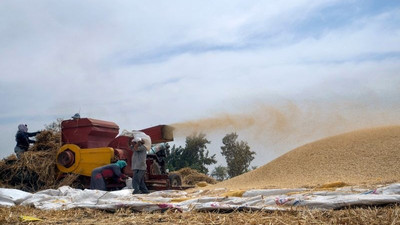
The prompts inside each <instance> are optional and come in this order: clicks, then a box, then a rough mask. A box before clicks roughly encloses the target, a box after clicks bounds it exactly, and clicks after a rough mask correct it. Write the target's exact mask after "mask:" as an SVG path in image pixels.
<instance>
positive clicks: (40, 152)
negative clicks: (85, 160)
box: [0, 131, 76, 192]
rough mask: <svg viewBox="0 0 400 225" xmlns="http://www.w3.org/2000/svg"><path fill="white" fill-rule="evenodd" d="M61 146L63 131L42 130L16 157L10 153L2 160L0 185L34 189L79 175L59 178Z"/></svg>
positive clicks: (72, 178) (44, 187) (66, 182)
mask: <svg viewBox="0 0 400 225" xmlns="http://www.w3.org/2000/svg"><path fill="white" fill-rule="evenodd" d="M59 147H60V134H59V133H57V132H52V131H43V132H42V133H40V134H38V135H37V136H36V143H35V144H34V145H33V146H32V147H30V148H29V150H28V151H27V152H25V153H24V154H22V155H21V158H20V159H17V158H16V156H15V155H11V156H9V157H7V158H5V159H3V160H2V161H0V186H1V187H8V188H17V189H20V190H24V191H28V192H34V191H39V190H43V189H48V188H57V187H59V186H62V185H69V184H71V183H72V182H73V181H74V180H75V179H76V176H72V175H71V176H67V177H65V178H64V179H62V180H59V179H57V176H58V170H57V167H56V154H57V150H58V149H59Z"/></svg>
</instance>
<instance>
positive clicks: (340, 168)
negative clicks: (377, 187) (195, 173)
mask: <svg viewBox="0 0 400 225" xmlns="http://www.w3.org/2000/svg"><path fill="white" fill-rule="evenodd" d="M399 162H400V126H390V127H379V128H373V129H365V130H358V131H354V132H350V133H345V134H342V135H338V136H333V137H328V138H325V139H322V140H319V141H316V142H313V143H309V144H306V145H304V146H301V147H299V148H296V149H294V150H292V151H290V152H288V153H286V154H284V155H282V156H281V157H279V158H277V159H275V160H273V161H271V162H270V163H268V164H266V165H264V166H262V167H260V168H258V169H256V170H254V171H251V172H249V173H246V174H242V175H240V176H238V177H235V178H232V179H230V180H227V181H224V182H221V183H218V184H216V185H212V186H209V187H207V188H221V187H224V188H228V189H256V188H295V187H318V186H322V185H324V184H327V183H340V184H341V186H343V183H344V184H346V185H374V184H385V183H394V182H399V181H400V176H399V174H400V165H399Z"/></svg>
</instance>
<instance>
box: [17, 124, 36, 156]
mask: <svg viewBox="0 0 400 225" xmlns="http://www.w3.org/2000/svg"><path fill="white" fill-rule="evenodd" d="M39 133H40V131H37V132H33V133H28V126H27V125H26V124H20V125H18V131H17V133H16V134H15V141H16V142H17V144H16V146H15V148H14V152H15V154H16V155H17V158H18V159H19V158H20V157H21V154H22V153H24V152H26V151H28V148H29V144H31V143H35V142H36V141H35V140H31V139H29V138H30V137H34V136H36V135H37V134H39Z"/></svg>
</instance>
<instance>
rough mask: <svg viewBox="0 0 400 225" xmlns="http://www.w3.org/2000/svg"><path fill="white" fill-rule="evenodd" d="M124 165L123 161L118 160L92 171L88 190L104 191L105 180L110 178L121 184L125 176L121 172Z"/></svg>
mask: <svg viewBox="0 0 400 225" xmlns="http://www.w3.org/2000/svg"><path fill="white" fill-rule="evenodd" d="M126 165H127V164H126V162H125V161H124V160H118V161H117V162H116V163H113V164H109V165H105V166H102V167H98V168H96V169H94V170H93V171H92V177H91V179H90V189H97V190H103V191H106V190H107V188H106V181H105V179H106V178H112V179H114V180H115V181H120V182H123V180H124V179H125V178H127V176H126V175H125V174H123V173H122V172H121V171H122V169H123V168H124V167H125V166H126Z"/></svg>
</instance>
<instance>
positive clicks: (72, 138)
mask: <svg viewBox="0 0 400 225" xmlns="http://www.w3.org/2000/svg"><path fill="white" fill-rule="evenodd" d="M118 132H119V127H118V125H117V124H115V123H113V122H108V121H103V120H96V119H90V118H82V119H73V120H64V121H63V122H62V123H61V133H62V142H63V144H75V145H78V146H79V147H80V148H100V147H105V146H108V144H109V143H110V142H111V141H112V140H113V139H114V138H115V136H117V135H118Z"/></svg>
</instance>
